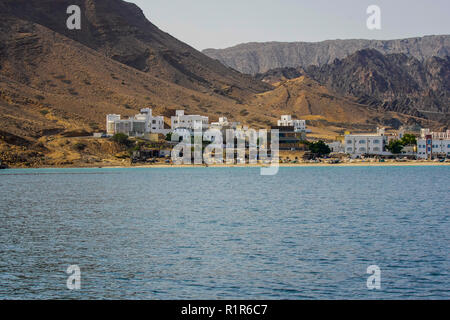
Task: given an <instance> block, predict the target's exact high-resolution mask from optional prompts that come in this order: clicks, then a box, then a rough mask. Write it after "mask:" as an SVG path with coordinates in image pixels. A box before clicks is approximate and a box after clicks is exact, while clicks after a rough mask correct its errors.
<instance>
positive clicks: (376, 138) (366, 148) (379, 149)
mask: <svg viewBox="0 0 450 320" xmlns="http://www.w3.org/2000/svg"><path fill="white" fill-rule="evenodd" d="M344 145H345V153H348V154H350V155H351V156H352V157H356V156H360V155H364V154H370V155H388V154H390V153H389V152H386V151H385V146H386V145H387V136H386V135H385V131H384V129H377V133H375V134H367V133H364V134H348V135H345V140H344Z"/></svg>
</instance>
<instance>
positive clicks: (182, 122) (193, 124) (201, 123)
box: [171, 110, 209, 130]
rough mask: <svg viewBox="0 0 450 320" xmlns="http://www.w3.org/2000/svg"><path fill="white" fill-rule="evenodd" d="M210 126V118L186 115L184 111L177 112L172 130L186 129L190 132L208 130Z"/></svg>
mask: <svg viewBox="0 0 450 320" xmlns="http://www.w3.org/2000/svg"><path fill="white" fill-rule="evenodd" d="M208 126H209V118H208V117H205V116H199V115H185V114H184V110H177V111H176V113H175V116H173V117H172V118H171V128H172V130H175V129H178V128H184V129H189V130H194V129H196V128H199V129H207V128H208Z"/></svg>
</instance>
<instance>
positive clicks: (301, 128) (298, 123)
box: [278, 115, 310, 132]
mask: <svg viewBox="0 0 450 320" xmlns="http://www.w3.org/2000/svg"><path fill="white" fill-rule="evenodd" d="M278 126H279V127H294V131H295V132H310V130H307V129H306V121H305V120H292V116H290V115H284V116H281V120H278Z"/></svg>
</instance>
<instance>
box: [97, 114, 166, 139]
mask: <svg viewBox="0 0 450 320" xmlns="http://www.w3.org/2000/svg"><path fill="white" fill-rule="evenodd" d="M169 131H170V130H169V129H164V117H163V116H153V115H152V109H150V108H145V109H141V113H140V114H137V115H135V116H134V117H130V118H128V119H121V117H120V115H118V114H108V115H107V116H106V134H107V135H110V136H111V135H114V134H116V133H124V134H127V135H129V136H144V135H145V134H146V133H161V134H167V133H168V132H169Z"/></svg>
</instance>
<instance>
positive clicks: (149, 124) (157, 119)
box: [134, 108, 170, 134]
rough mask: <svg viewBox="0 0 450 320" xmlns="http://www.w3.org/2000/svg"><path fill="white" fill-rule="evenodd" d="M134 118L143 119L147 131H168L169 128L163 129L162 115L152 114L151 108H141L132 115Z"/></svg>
mask: <svg viewBox="0 0 450 320" xmlns="http://www.w3.org/2000/svg"><path fill="white" fill-rule="evenodd" d="M134 118H135V119H136V120H143V121H145V131H146V132H148V133H162V134H167V133H169V131H170V130H169V129H164V117H163V116H153V114H152V109H150V108H145V109H141V113H140V114H138V115H136V116H135V117H134Z"/></svg>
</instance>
